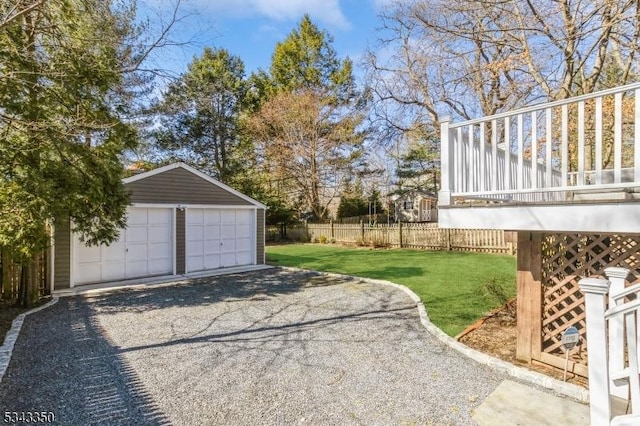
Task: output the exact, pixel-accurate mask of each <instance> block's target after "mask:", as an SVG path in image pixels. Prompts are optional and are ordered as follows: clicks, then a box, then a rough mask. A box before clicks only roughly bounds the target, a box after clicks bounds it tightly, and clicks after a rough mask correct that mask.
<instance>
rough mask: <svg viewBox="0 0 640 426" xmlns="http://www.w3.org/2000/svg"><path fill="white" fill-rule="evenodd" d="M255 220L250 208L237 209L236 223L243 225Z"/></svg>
mask: <svg viewBox="0 0 640 426" xmlns="http://www.w3.org/2000/svg"><path fill="white" fill-rule="evenodd" d="M251 222H253V212H252V211H250V210H237V211H236V223H238V224H241V225H250V224H251Z"/></svg>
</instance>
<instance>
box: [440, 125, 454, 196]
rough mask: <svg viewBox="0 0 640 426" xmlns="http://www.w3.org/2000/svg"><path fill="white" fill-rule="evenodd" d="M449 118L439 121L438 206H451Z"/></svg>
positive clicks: (451, 166)
mask: <svg viewBox="0 0 640 426" xmlns="http://www.w3.org/2000/svg"><path fill="white" fill-rule="evenodd" d="M450 122H451V117H450V116H445V117H442V119H441V120H440V191H439V192H438V205H439V206H449V205H451V193H452V188H451V183H452V181H451V177H452V173H453V172H454V171H455V170H454V167H453V146H452V145H453V138H452V137H451V135H450V132H449V123H450Z"/></svg>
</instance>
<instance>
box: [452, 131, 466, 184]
mask: <svg viewBox="0 0 640 426" xmlns="http://www.w3.org/2000/svg"><path fill="white" fill-rule="evenodd" d="M456 142H457V143H456V168H455V171H456V189H455V192H464V191H465V190H466V188H464V186H463V182H464V176H465V172H466V171H467V168H466V167H465V166H464V158H463V152H464V146H463V143H464V140H463V139H462V127H458V128H457V129H456Z"/></svg>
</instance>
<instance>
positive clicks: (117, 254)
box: [73, 207, 173, 284]
mask: <svg viewBox="0 0 640 426" xmlns="http://www.w3.org/2000/svg"><path fill="white" fill-rule="evenodd" d="M172 225H173V214H172V210H171V209H162V208H135V207H130V208H129V209H127V228H126V229H124V230H121V231H120V238H119V239H118V241H116V242H114V243H112V244H111V245H109V246H105V245H102V246H99V247H87V246H85V245H84V243H82V242H80V241H79V240H78V239H77V238H76V239H75V243H74V250H73V257H74V259H75V269H74V281H75V284H87V283H95V282H101V281H114V280H121V279H127V278H136V277H145V276H152V275H162V274H171V273H173V232H172V229H173V226H172Z"/></svg>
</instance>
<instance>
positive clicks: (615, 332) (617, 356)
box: [604, 267, 630, 399]
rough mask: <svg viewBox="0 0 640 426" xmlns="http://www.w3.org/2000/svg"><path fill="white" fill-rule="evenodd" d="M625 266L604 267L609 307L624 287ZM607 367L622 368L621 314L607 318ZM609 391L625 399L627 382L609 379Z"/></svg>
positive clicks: (622, 324)
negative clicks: (622, 382) (608, 283)
mask: <svg viewBox="0 0 640 426" xmlns="http://www.w3.org/2000/svg"><path fill="white" fill-rule="evenodd" d="M629 272H630V271H629V269H627V268H617V267H611V268H605V270H604V274H605V276H606V277H607V278H608V279H609V281H610V282H611V286H610V287H609V307H610V308H612V307H614V306H616V302H615V300H614V299H613V297H612V296H615V295H616V294H619V293H621V292H622V291H624V289H625V279H626V278H627V276H628V275H629ZM609 362H610V365H609V368H610V371H612V372H622V371H623V370H624V318H623V317H622V316H620V317H616V318H612V319H611V320H609ZM609 386H611V390H610V393H611V394H612V395H615V396H617V397H618V398H621V399H627V397H628V395H629V387H628V385H627V384H623V385H616V383H615V382H614V381H613V380H609Z"/></svg>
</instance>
